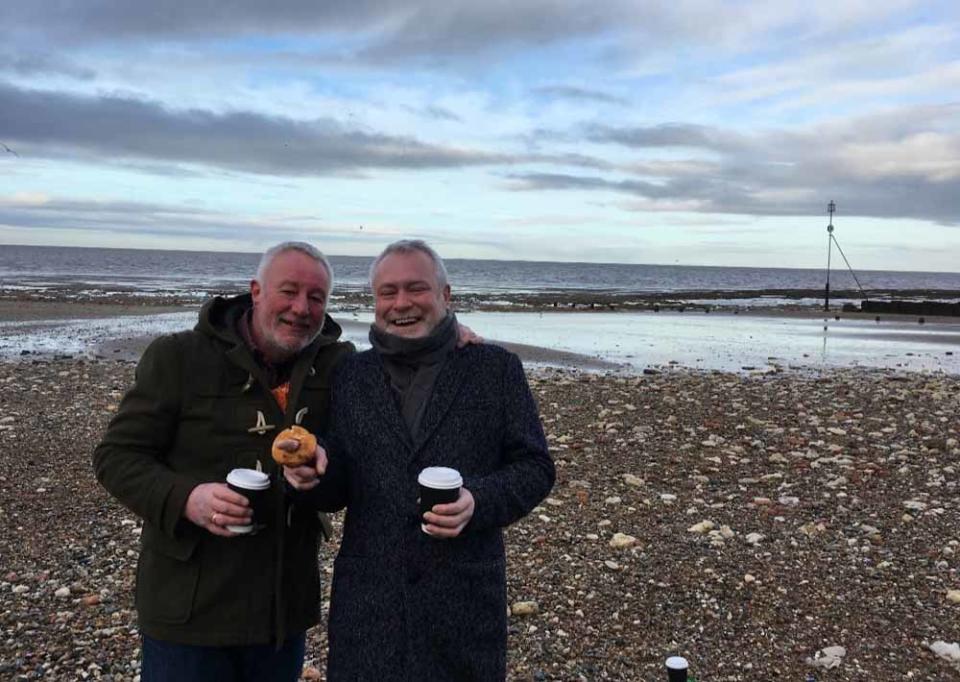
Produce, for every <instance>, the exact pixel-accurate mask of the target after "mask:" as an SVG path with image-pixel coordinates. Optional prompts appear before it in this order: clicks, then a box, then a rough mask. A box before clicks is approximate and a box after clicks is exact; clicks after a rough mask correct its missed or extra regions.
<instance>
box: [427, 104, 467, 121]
mask: <svg viewBox="0 0 960 682" xmlns="http://www.w3.org/2000/svg"><path fill="white" fill-rule="evenodd" d="M420 113H422V114H424V115H426V116H429V117H430V118H433V119H436V120H438V121H455V122H461V121H463V119H462V118H460V117H459V116H457V115H456V114H455V113H453V112H452V111H450V110H449V109H444V108H443V107H438V106H436V105H431V106H429V107H427V108H425V109H424V110H423V111H422V112H420Z"/></svg>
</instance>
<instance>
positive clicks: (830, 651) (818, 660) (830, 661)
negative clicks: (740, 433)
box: [807, 646, 847, 670]
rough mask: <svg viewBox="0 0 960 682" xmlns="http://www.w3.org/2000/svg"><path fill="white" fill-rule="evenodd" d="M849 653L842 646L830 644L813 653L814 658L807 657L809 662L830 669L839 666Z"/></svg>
mask: <svg viewBox="0 0 960 682" xmlns="http://www.w3.org/2000/svg"><path fill="white" fill-rule="evenodd" d="M846 655H847V650H846V649H845V648H844V647H842V646H828V647H824V648H823V649H820V651H818V652H817V653H815V654H814V655H813V658H808V659H807V664H808V665H812V666H815V667H817V668H823V669H824V670H830V669H832V668H836V667H838V666H839V665H840V664H841V663H842V662H843V657H844V656H846Z"/></svg>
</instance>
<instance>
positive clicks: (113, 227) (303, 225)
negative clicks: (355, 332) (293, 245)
mask: <svg viewBox="0 0 960 682" xmlns="http://www.w3.org/2000/svg"><path fill="white" fill-rule="evenodd" d="M0 225H5V226H8V227H14V228H26V229H36V230H85V231H91V232H107V233H116V234H124V235H137V236H138V237H139V236H143V235H151V236H160V237H171V238H178V237H189V238H191V239H194V238H215V239H225V240H235V239H244V238H247V237H257V238H258V239H261V240H262V239H265V238H267V239H281V238H289V235H290V234H291V231H293V230H299V231H300V232H304V231H309V232H318V231H322V233H323V234H324V235H325V236H328V237H329V236H332V235H336V234H344V235H348V234H350V233H352V232H353V228H338V227H331V226H329V225H326V224H325V223H324V221H322V220H321V218H319V217H317V216H312V215H302V214H301V215H294V214H291V215H270V216H258V217H249V216H246V217H245V216H237V215H233V214H226V213H221V212H219V211H211V210H207V209H203V208H198V207H192V206H181V205H174V204H161V203H155V202H141V201H118V200H99V201H95V200H84V199H64V198H57V197H51V196H47V195H42V194H14V195H8V196H0ZM271 233H274V234H275V236H274V237H269V236H268V235H270V234H271Z"/></svg>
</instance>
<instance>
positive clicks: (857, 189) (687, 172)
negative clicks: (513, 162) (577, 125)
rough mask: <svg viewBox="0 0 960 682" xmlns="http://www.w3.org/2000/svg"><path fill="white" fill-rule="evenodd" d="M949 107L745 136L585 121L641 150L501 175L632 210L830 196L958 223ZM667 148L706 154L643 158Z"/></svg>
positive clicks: (956, 142)
mask: <svg viewBox="0 0 960 682" xmlns="http://www.w3.org/2000/svg"><path fill="white" fill-rule="evenodd" d="M957 109H958V107H956V106H943V107H923V108H908V109H903V110H900V111H898V112H884V113H883V114H881V115H878V116H873V117H863V118H861V119H857V120H851V121H847V122H846V123H844V124H842V125H841V124H832V125H829V126H822V127H818V128H815V129H809V130H804V131H797V132H789V133H788V132H765V133H758V134H755V135H751V136H748V135H744V134H739V133H731V132H727V131H724V130H721V129H716V128H710V127H704V126H692V125H664V126H654V127H648V128H614V127H600V126H592V127H591V128H589V129H588V133H587V137H588V138H589V139H591V140H593V141H595V142H607V143H617V144H620V145H622V146H624V147H626V148H629V149H636V150H637V151H638V154H639V153H643V154H644V155H645V156H644V158H643V159H640V160H638V161H637V162H636V163H632V164H624V165H621V166H620V167H619V168H618V171H619V172H618V173H616V174H615V175H614V174H612V173H604V174H589V175H588V174H582V173H579V174H578V173H523V172H516V173H512V174H511V175H509V176H508V177H509V179H510V180H511V181H512V184H511V187H512V189H515V190H518V191H546V190H557V191H570V190H579V191H593V192H612V193H616V194H623V195H628V196H631V197H635V198H638V199H642V200H643V201H642V202H641V203H640V204H638V205H637V208H638V210H647V209H657V208H661V209H662V210H674V211H680V210H683V211H696V212H702V213H728V214H746V215H774V216H776V215H782V216H787V215H810V214H812V213H817V212H820V211H821V210H822V208H823V205H825V204H826V202H827V201H829V200H830V199H835V200H837V202H838V203H840V204H842V205H843V210H844V212H845V213H846V214H847V215H856V216H869V217H877V218H914V219H922V220H930V221H935V222H939V223H942V224H950V225H955V224H960V162H957V161H956V158H955V157H954V156H953V155H952V153H951V152H950V151H949V150H951V149H960V131H957V130H956V124H955V123H953V124H950V123H947V122H948V121H955V120H956V118H955V116H956V114H957ZM931 131H936V132H935V133H934V132H931ZM951 131H952V132H951ZM931 135H936V137H935V138H934V139H930V136H931ZM669 148H686V149H688V150H691V151H692V152H693V153H697V152H700V153H703V152H707V153H708V155H709V157H710V158H709V159H707V158H704V157H699V158H692V159H690V158H688V159H677V158H674V157H673V156H670V157H667V158H659V159H657V158H651V157H650V155H651V154H658V153H660V152H661V149H663V150H664V151H670V149H669ZM942 150H946V151H942ZM938 151H939V153H940V156H937V154H938ZM876 159H880V160H882V162H883V164H882V167H877V165H876V164H877V162H876ZM582 165H584V166H586V164H582ZM624 175H626V176H627V177H623V176H624ZM617 176H620V177H617Z"/></svg>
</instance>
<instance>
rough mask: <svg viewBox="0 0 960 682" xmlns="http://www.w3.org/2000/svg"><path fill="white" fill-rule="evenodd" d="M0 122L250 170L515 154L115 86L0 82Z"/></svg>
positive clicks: (453, 163)
mask: <svg viewBox="0 0 960 682" xmlns="http://www.w3.org/2000/svg"><path fill="white" fill-rule="evenodd" d="M0 131H2V133H3V134H4V135H5V136H6V137H7V138H9V140H8V141H9V142H10V143H12V142H14V141H16V142H17V143H18V144H20V145H21V147H24V150H23V151H22V152H21V153H26V151H28V150H29V151H30V152H31V154H32V155H34V156H36V155H44V154H51V155H57V156H59V155H64V154H74V155H77V156H83V155H89V156H91V157H97V158H98V159H100V160H102V159H103V158H107V159H119V160H126V159H146V160H150V161H153V162H158V161H166V162H178V163H196V164H202V165H208V166H216V167H220V168H226V169H231V170H236V171H243V172H249V173H264V174H276V175H326V174H332V173H345V172H355V171H363V170H369V169H425V168H451V167H465V166H477V165H487V164H493V163H505V162H512V161H514V160H515V159H514V158H513V157H510V156H508V155H503V154H497V153H488V152H483V151H476V150H470V149H462V148H457V147H451V146H439V145H434V144H429V143H425V142H421V141H419V140H417V139H414V138H412V137H403V136H391V135H384V134H378V133H374V132H367V131H363V130H359V129H352V128H347V127H345V126H344V125H342V124H341V123H339V122H337V121H335V120H333V119H329V118H326V119H325V118H321V119H316V120H312V121H299V120H294V119H290V118H282V117H278V116H267V115H262V114H258V113H253V112H232V113H213V112H210V111H205V110H189V111H176V110H173V109H170V108H166V107H164V106H162V105H160V104H157V103H154V102H150V101H143V100H138V99H133V98H130V97H124V96H119V95H101V96H97V97H87V96H80V95H73V94H65V93H57V92H44V91H32V90H24V89H20V88H16V87H14V86H11V85H8V84H2V83H0Z"/></svg>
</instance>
